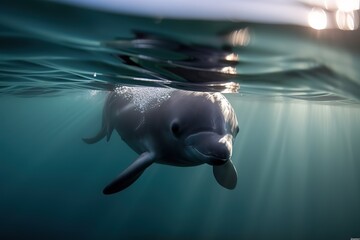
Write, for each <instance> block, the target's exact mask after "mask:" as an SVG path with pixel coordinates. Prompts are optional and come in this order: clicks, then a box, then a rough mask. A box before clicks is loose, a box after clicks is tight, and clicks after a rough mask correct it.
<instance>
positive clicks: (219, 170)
mask: <svg viewBox="0 0 360 240" xmlns="http://www.w3.org/2000/svg"><path fill="white" fill-rule="evenodd" d="M213 173H214V176H215V179H216V181H217V182H218V183H219V184H220V185H221V186H223V187H224V188H227V189H234V188H235V187H236V183H237V172H236V169H235V166H234V164H233V163H232V161H231V160H228V161H227V162H226V163H225V164H223V165H217V166H213Z"/></svg>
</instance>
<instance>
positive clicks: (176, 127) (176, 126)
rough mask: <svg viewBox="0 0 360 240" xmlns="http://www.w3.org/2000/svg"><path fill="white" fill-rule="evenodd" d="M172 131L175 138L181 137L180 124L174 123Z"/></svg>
mask: <svg viewBox="0 0 360 240" xmlns="http://www.w3.org/2000/svg"><path fill="white" fill-rule="evenodd" d="M171 131H172V133H173V134H174V136H175V137H179V135H180V125H179V123H178V122H174V123H173V124H172V125H171Z"/></svg>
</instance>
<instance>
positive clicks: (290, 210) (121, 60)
mask: <svg viewBox="0 0 360 240" xmlns="http://www.w3.org/2000/svg"><path fill="white" fill-rule="evenodd" d="M359 34H360V32H359V30H355V31H340V30H338V29H328V30H322V31H317V30H314V29H311V28H308V27H304V26H297V25H290V24H270V23H259V22H257V23H255V22H246V21H231V20H227V21H225V20H189V19H187V20H185V19H169V18H160V17H145V16H139V15H131V14H125V13H113V12H106V11H103V10H96V9H90V8H84V7H76V6H71V5H65V4H60V3H56V2H52V1H50V2H43V1H25V0H24V1H19V0H16V1H1V7H0V113H1V115H0V238H1V239H351V238H360V174H359V172H360V148H359V146H360V104H359V103H360V69H359V66H358V63H359V54H360V48H359V45H358V42H359V39H360V35H359ZM124 85H126V86H149V87H157V88H158V87H171V88H177V89H185V90H192V91H220V92H223V93H224V95H225V96H226V97H227V99H228V100H229V101H230V103H231V104H232V106H233V108H234V109H235V112H236V115H237V118H238V121H239V127H240V132H239V134H238V136H237V138H236V141H235V142H234V146H233V157H232V160H233V162H234V165H235V166H236V168H237V171H238V184H237V187H236V188H235V189H234V190H227V189H224V188H222V187H221V186H219V185H218V184H217V182H216V181H215V179H214V177H213V175H212V170H211V168H210V167H209V166H208V165H201V166H197V167H191V168H180V167H173V166H165V165H159V164H154V165H152V166H151V167H149V168H148V169H147V170H146V171H145V173H144V174H143V175H142V177H141V178H140V179H139V180H137V181H136V182H135V183H134V184H133V185H132V186H130V187H129V188H127V189H126V190H124V191H122V192H120V193H117V194H114V195H109V196H107V195H103V194H102V189H103V188H104V186H105V185H107V184H108V183H109V182H110V181H111V180H112V179H113V178H114V177H115V176H116V175H117V174H119V173H120V172H121V171H122V170H123V169H125V168H126V167H127V166H128V165H129V164H130V163H131V162H132V161H133V160H134V159H136V157H137V154H136V153H135V152H134V151H133V150H131V149H130V147H128V146H127V145H126V144H125V143H124V142H123V141H122V140H121V138H120V137H119V136H118V135H117V134H113V136H112V138H111V140H110V141H109V142H106V141H105V140H103V141H100V142H99V143H97V144H95V145H87V144H85V143H84V142H83V141H82V140H81V139H82V138H83V137H87V136H89V135H91V134H93V133H95V132H96V131H97V130H98V129H99V128H100V125H101V112H102V108H103V104H104V101H105V98H106V94H107V92H108V91H111V90H113V89H114V88H115V87H118V86H124Z"/></svg>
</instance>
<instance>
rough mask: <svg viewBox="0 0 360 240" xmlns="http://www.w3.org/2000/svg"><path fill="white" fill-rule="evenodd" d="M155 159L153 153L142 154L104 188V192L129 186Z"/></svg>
mask: <svg viewBox="0 0 360 240" xmlns="http://www.w3.org/2000/svg"><path fill="white" fill-rule="evenodd" d="M154 161H155V159H154V155H153V154H152V153H149V152H145V153H143V154H141V155H140V156H139V157H138V158H137V159H136V160H135V161H134V162H133V163H132V164H131V165H130V166H129V167H128V168H127V169H125V170H124V171H123V172H122V173H121V174H120V175H119V176H118V177H117V178H116V179H115V180H114V181H112V182H111V183H110V184H109V185H107V186H106V187H105V188H104V190H103V193H104V194H113V193H116V192H119V191H121V190H124V189H125V188H127V187H129V186H130V185H131V184H132V183H134V182H135V181H136V180H137V179H138V178H139V177H140V176H141V174H142V173H143V172H144V170H145V169H146V168H147V167H149V166H150V165H151V164H153V163H154Z"/></svg>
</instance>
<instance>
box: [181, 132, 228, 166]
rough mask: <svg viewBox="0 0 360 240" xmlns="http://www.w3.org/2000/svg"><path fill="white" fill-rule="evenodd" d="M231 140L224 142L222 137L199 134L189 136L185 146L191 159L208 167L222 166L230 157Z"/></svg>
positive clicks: (212, 133) (211, 133)
mask: <svg viewBox="0 0 360 240" xmlns="http://www.w3.org/2000/svg"><path fill="white" fill-rule="evenodd" d="M228 141H232V139H230V138H229V139H228V140H226V141H224V136H221V135H219V134H217V133H214V132H200V133H196V134H193V135H190V136H189V137H187V138H186V140H185V145H186V147H187V149H188V152H189V153H190V154H191V155H192V157H194V158H196V160H199V161H201V162H204V163H208V164H210V165H222V164H224V163H226V162H227V161H228V160H229V159H230V157H231V150H232V149H231V147H229V146H231V145H232V142H230V143H229V142H228Z"/></svg>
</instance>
